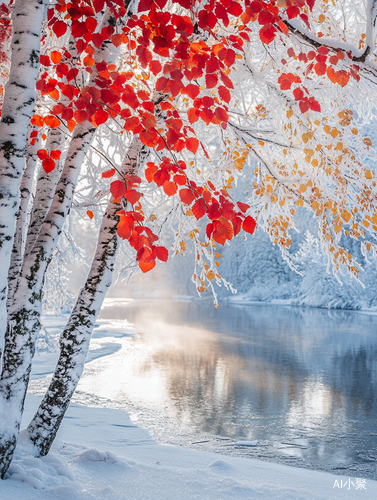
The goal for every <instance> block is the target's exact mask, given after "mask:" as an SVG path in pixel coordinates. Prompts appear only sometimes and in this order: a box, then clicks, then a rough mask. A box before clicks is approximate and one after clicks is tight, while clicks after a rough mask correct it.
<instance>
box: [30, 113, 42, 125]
mask: <svg viewBox="0 0 377 500" xmlns="http://www.w3.org/2000/svg"><path fill="white" fill-rule="evenodd" d="M44 122H45V120H44V118H43V117H42V116H40V115H34V116H33V117H32V118H31V123H32V124H33V125H36V126H37V127H43V125H44Z"/></svg>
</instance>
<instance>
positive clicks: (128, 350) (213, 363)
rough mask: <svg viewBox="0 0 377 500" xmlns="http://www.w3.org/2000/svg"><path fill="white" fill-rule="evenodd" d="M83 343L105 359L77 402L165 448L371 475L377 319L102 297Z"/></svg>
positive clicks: (376, 454)
mask: <svg viewBox="0 0 377 500" xmlns="http://www.w3.org/2000/svg"><path fill="white" fill-rule="evenodd" d="M113 320H117V324H118V325H122V320H127V321H129V322H131V323H133V325H134V328H135V330H136V332H137V334H138V335H137V336H136V337H130V336H128V337H127V336H123V334H122V328H118V329H117V328H114V326H113V327H112V329H111V328H108V327H107V326H108V325H111V324H112V323H111V322H112V321H113ZM93 343H94V344H93V345H94V347H96V348H99V349H102V350H104V351H105V354H106V353H107V354H108V355H106V356H103V357H97V358H96V356H93V355H92V359H93V360H94V361H93V362H90V363H88V364H87V365H86V368H85V371H84V375H83V378H82V380H81V382H80V385H79V389H78V391H77V393H76V396H75V401H77V402H81V403H83V404H86V405H95V406H106V407H110V408H123V409H125V410H127V411H128V412H129V414H130V415H131V419H132V420H133V421H134V423H136V424H137V425H140V426H143V427H147V428H148V429H149V430H150V432H151V434H152V435H153V436H154V437H155V438H156V439H158V440H159V441H161V442H164V443H172V444H182V445H184V446H187V447H191V448H196V449H201V450H209V451H218V452H221V453H225V454H231V455H239V456H250V457H254V458H260V459H262V460H268V461H274V462H280V463H285V464H292V465H295V466H298V467H309V468H313V469H319V470H327V471H332V472H335V473H336V472H338V473H340V474H342V475H350V476H352V477H365V478H366V477H369V478H373V479H377V468H376V463H377V451H376V450H377V316H373V315H366V314H359V313H355V312H347V311H327V310H320V309H303V308H293V307H283V306H275V305H255V306H235V305H228V306H227V305H225V306H222V307H221V309H220V310H216V309H215V308H214V307H213V306H212V304H208V303H205V302H199V301H194V302H178V301H176V302H172V301H170V302H169V301H157V300H154V301H129V302H124V301H123V302H118V301H116V300H113V301H111V300H108V301H107V303H106V307H104V308H103V310H102V312H101V316H100V320H99V326H98V328H97V330H96V332H95V334H94V339H93ZM106 350H107V351H106ZM93 352H94V353H95V351H93ZM98 352H99V351H98ZM47 381H48V379H47V378H46V377H45V378H44V379H41V380H40V381H39V382H38V381H34V385H33V386H32V388H31V389H32V392H38V390H39V391H41V390H42V389H43V387H42V385H43V386H45V385H46V383H47ZM38 387H39V389H38ZM242 441H243V442H246V443H242ZM242 444H246V445H247V446H243V445H242Z"/></svg>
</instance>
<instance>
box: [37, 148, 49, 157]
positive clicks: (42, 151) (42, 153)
mask: <svg viewBox="0 0 377 500" xmlns="http://www.w3.org/2000/svg"><path fill="white" fill-rule="evenodd" d="M37 156H38V158H39V159H40V160H45V159H46V158H48V153H47V151H46V150H45V149H38V151H37Z"/></svg>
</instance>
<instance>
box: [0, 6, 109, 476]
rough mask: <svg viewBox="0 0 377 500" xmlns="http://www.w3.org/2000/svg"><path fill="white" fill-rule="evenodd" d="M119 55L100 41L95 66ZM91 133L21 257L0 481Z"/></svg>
mask: <svg viewBox="0 0 377 500" xmlns="http://www.w3.org/2000/svg"><path fill="white" fill-rule="evenodd" d="M110 17H111V14H110V12H109V10H107V11H106V12H105V14H104V15H103V19H102V25H107V24H108V23H109V22H110V21H111V19H110ZM111 47H113V46H111ZM117 55H118V52H117V51H116V49H115V50H114V51H113V50H112V51H110V50H109V49H108V44H107V43H106V42H104V43H103V44H102V46H101V49H100V51H99V52H97V53H96V54H95V55H94V58H95V59H96V60H97V62H99V61H101V60H105V61H106V62H107V63H112V62H114V60H115V59H116V57H117ZM96 77H97V72H96V71H94V72H93V73H92V75H91V79H90V82H91V83H93V84H94V80H95V78H96ZM91 83H90V84H91ZM95 130H96V129H95V127H94V126H93V125H92V124H91V123H89V122H87V121H86V122H84V123H82V124H80V125H77V126H76V128H75V130H74V134H73V138H72V140H71V142H70V145H69V148H68V152H67V157H66V160H65V162H64V167H63V171H62V174H61V177H60V180H59V183H58V185H57V187H56V190H55V194H54V198H53V201H52V204H51V207H50V210H49V211H48V214H47V215H46V218H45V219H44V222H43V224H42V226H41V229H40V231H39V236H38V238H37V239H36V241H35V243H34V245H33V247H32V249H31V251H30V253H29V254H28V255H27V256H25V259H24V262H23V265H22V270H21V273H20V276H19V279H18V283H17V288H16V289H15V292H14V300H13V304H12V306H11V308H10V310H8V324H7V328H6V336H5V348H4V353H3V363H2V365H3V366H2V372H1V379H0V407H1V408H2V410H3V413H4V414H5V415H9V418H6V419H4V420H3V421H0V477H4V474H5V472H6V471H7V470H8V467H9V465H10V463H11V460H12V456H13V453H14V450H15V447H16V443H17V436H18V432H19V429H20V423H21V417H22V413H23V408H24V401H25V395H26V390H27V385H28V382H29V376H30V371H31V362H32V358H33V356H34V350H35V342H36V339H37V336H38V333H39V330H40V315H41V310H42V290H43V282H44V276H45V272H46V269H47V266H48V264H49V262H50V260H51V258H52V254H53V251H54V248H55V246H56V243H57V240H58V237H59V234H60V232H61V230H62V228H63V224H64V222H65V219H66V217H67V215H68V213H69V210H70V207H71V203H72V198H73V192H74V189H75V187H76V184H77V180H78V176H79V173H80V169H81V166H82V164H83V163H84V159H85V155H86V153H87V151H88V148H89V146H90V143H91V141H92V139H93V137H94V133H95Z"/></svg>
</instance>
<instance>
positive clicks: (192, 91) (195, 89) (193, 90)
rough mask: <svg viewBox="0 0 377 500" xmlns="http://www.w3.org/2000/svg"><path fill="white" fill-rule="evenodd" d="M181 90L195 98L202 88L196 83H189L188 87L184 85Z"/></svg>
mask: <svg viewBox="0 0 377 500" xmlns="http://www.w3.org/2000/svg"><path fill="white" fill-rule="evenodd" d="M181 92H182V93H184V94H187V95H188V96H189V97H191V99H195V97H197V96H198V95H199V92H200V89H199V87H198V85H194V84H193V83H189V84H188V85H186V87H184V88H183V89H182V90H181Z"/></svg>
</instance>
